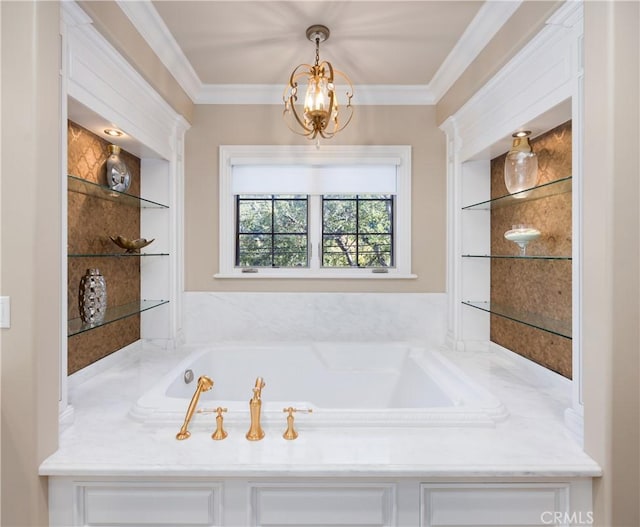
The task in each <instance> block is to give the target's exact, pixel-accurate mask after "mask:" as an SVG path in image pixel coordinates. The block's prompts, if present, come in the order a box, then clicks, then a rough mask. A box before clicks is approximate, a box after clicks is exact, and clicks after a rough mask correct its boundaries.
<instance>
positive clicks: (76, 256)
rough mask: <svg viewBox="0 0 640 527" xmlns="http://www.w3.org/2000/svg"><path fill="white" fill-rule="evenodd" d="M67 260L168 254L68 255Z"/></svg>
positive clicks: (167, 254) (161, 254)
mask: <svg viewBox="0 0 640 527" xmlns="http://www.w3.org/2000/svg"><path fill="white" fill-rule="evenodd" d="M67 256H68V257H69V258H122V257H132V256H138V257H140V256H169V253H110V254H89V253H86V254H84V253H81V254H68V255H67Z"/></svg>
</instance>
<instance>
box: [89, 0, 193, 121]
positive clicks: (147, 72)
mask: <svg viewBox="0 0 640 527" xmlns="http://www.w3.org/2000/svg"><path fill="white" fill-rule="evenodd" d="M78 3H79V5H80V6H81V7H82V9H84V11H85V12H86V13H87V14H88V15H89V16H90V17H91V19H92V20H93V24H94V25H95V27H96V29H97V30H98V31H100V33H102V35H103V36H104V37H105V38H106V39H107V40H108V41H109V42H110V43H111V45H112V46H113V47H114V48H116V49H117V50H118V51H119V52H120V54H121V55H122V56H123V57H125V58H126V59H127V60H128V61H129V62H130V63H131V64H132V65H133V66H134V67H135V68H136V69H137V70H138V72H139V73H140V74H141V75H142V76H143V77H144V78H145V79H146V81H147V82H148V83H149V84H151V86H153V88H154V89H155V90H156V91H157V92H158V93H159V94H160V95H162V97H163V98H164V99H165V100H166V101H167V102H168V103H169V104H170V105H171V106H172V107H173V109H174V110H175V111H176V112H178V113H179V114H181V115H182V116H184V118H185V119H186V120H187V121H190V120H191V114H192V111H193V103H192V102H191V99H190V98H189V96H188V95H187V94H186V93H185V91H184V90H183V89H182V87H181V86H180V85H179V84H178V82H177V81H176V80H175V79H174V77H173V76H172V75H171V73H169V70H168V69H167V68H166V67H165V65H164V64H163V63H162V62H161V61H160V59H159V58H158V56H157V55H156V54H155V52H154V51H153V50H152V49H151V47H150V46H149V44H147V42H146V41H145V40H144V39H143V38H142V36H141V35H140V33H138V30H137V29H136V28H135V27H134V25H133V24H132V23H131V21H130V20H129V19H128V18H127V17H126V16H125V14H124V13H123V12H122V10H121V9H120V7H119V6H118V4H117V3H116V2H114V1H112V0H108V1H95V0H91V1H86V0H79V2H78Z"/></svg>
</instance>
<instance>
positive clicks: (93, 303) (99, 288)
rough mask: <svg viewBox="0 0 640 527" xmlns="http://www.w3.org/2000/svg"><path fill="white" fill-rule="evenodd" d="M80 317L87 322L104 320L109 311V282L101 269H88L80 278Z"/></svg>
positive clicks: (92, 322) (93, 322)
mask: <svg viewBox="0 0 640 527" xmlns="http://www.w3.org/2000/svg"><path fill="white" fill-rule="evenodd" d="M78 304H79V305H78V307H79V308H80V318H81V319H82V322H84V323H85V324H95V323H97V322H102V321H103V320H104V316H105V314H106V312H107V283H106V281H105V279H104V276H102V275H101V274H100V270H99V269H87V272H86V274H85V275H84V276H83V277H82V278H81V279H80V291H79V294H78Z"/></svg>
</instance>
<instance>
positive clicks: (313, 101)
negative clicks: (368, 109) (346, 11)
mask: <svg viewBox="0 0 640 527" xmlns="http://www.w3.org/2000/svg"><path fill="white" fill-rule="evenodd" d="M307 38H308V39H309V40H310V41H311V42H315V44H316V62H315V64H314V65H313V66H311V65H310V64H300V65H299V66H296V68H295V69H294V70H293V72H292V73H291V77H290V78H289V84H288V85H287V87H286V88H285V91H284V96H283V99H284V112H283V117H284V120H285V122H286V123H287V126H289V128H290V129H291V131H293V132H295V133H297V134H299V135H303V136H305V137H306V138H307V139H311V140H312V139H316V138H318V140H319V139H320V138H319V137H318V136H320V137H323V138H324V139H330V138H332V137H333V136H334V135H335V134H337V133H338V132H339V131H341V130H342V129H343V128H345V127H346V126H347V125H348V124H349V122H350V121H351V118H352V117H353V107H352V106H351V98H352V97H353V85H352V84H351V81H350V80H349V78H348V77H347V76H346V75H345V74H344V73H342V72H340V71H338V70H335V69H333V66H332V65H331V63H330V62H327V61H326V60H323V61H322V62H320V42H324V41H325V40H327V39H328V38H329V28H327V27H326V26H322V25H313V26H311V27H309V28H308V29H307ZM338 78H339V79H341V80H342V81H343V82H344V83H345V86H344V88H345V96H346V104H345V105H344V106H342V107H340V106H339V105H338V97H337V93H336V92H337V89H336V85H335V80H334V79H338ZM299 83H302V84H305V83H306V85H307V90H306V92H305V95H304V105H303V104H302V103H301V102H300V101H299V93H298V84H299Z"/></svg>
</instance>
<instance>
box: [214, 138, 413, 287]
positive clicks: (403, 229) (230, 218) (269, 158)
mask: <svg viewBox="0 0 640 527" xmlns="http://www.w3.org/2000/svg"><path fill="white" fill-rule="evenodd" d="M219 154H220V159H219V161H220V166H219V177H220V187H219V191H220V194H219V213H220V215H219V228H220V239H219V271H218V273H217V274H215V275H214V278H241V279H256V278H262V279H264V278H303V279H309V278H329V279H336V278H347V279H359V278H366V279H376V280H385V279H407V278H416V275H414V274H412V273H411V146H409V145H339V146H333V145H328V146H325V145H322V146H321V147H320V149H317V148H316V147H315V146H313V145H309V146H282V145H262V146H256V145H221V146H220V151H219ZM238 163H244V164H246V163H253V164H265V165H267V164H274V165H288V164H292V165H293V164H295V165H300V164H309V165H325V164H335V165H342V166H344V165H349V164H353V165H363V164H369V165H374V166H375V165H376V164H377V165H385V164H386V165H389V164H390V163H393V164H396V165H397V171H396V178H397V180H396V185H397V190H396V195H395V205H394V207H395V208H394V226H393V228H394V243H395V247H394V251H395V254H394V259H395V266H394V267H389V268H384V269H382V270H381V269H379V268H375V269H374V268H353V267H344V268H335V267H322V266H320V263H319V262H320V258H319V256H318V252H319V247H318V246H314V245H316V244H314V243H311V251H310V261H309V267H304V268H301V267H286V268H285V267H282V268H269V267H256V268H252V272H246V271H243V268H240V267H236V266H235V228H236V226H235V197H234V195H233V191H232V177H233V165H234V164H238ZM319 198H320V196H309V216H310V218H311V216H312V215H316V216H320V212H321V211H320V210H319V207H320V205H319V203H320V201H321V200H320V199H319ZM318 223H319V222H315V229H316V230H317V229H320V230H321V229H322V225H318ZM309 227H310V230H309V240H310V242H312V240H314V239H321V237H320V238H318V233H317V232H311V228H314V224H312V222H311V220H310V225H309Z"/></svg>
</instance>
